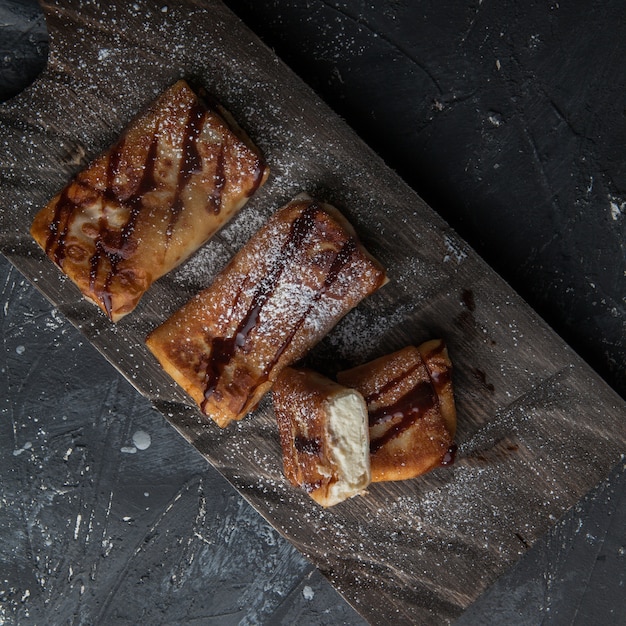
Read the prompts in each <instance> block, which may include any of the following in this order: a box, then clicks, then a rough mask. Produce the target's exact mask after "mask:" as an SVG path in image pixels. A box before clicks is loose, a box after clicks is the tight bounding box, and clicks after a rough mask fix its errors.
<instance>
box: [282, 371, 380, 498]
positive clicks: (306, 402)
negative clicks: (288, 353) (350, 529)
mask: <svg viewBox="0 0 626 626" xmlns="http://www.w3.org/2000/svg"><path fill="white" fill-rule="evenodd" d="M272 398H273V403H274V412H275V414H276V421H277V423H278V431H279V434H280V443H281V447H282V451H283V467H284V472H285V476H286V477H287V479H288V480H289V482H290V483H291V484H292V485H294V486H297V487H301V488H302V489H304V490H305V491H306V492H307V493H308V494H309V495H310V496H311V498H313V499H314V500H315V501H316V502H317V503H318V504H321V505H322V506H324V507H329V506H333V505H335V504H338V503H339V502H342V501H344V500H346V499H348V498H351V497H353V496H355V495H358V494H361V493H363V492H364V490H365V489H366V488H367V486H368V485H369V483H370V478H371V476H370V460H369V456H370V453H369V435H368V426H367V406H366V404H365V400H364V399H363V396H362V395H361V394H360V393H359V392H358V391H355V390H354V389H348V388H346V387H342V386H341V385H339V384H337V383H336V382H334V381H332V380H330V379H328V378H326V377H325V376H322V375H321V374H318V373H317V372H313V371H311V370H308V369H294V368H291V367H287V368H285V369H284V370H283V371H282V372H281V374H280V376H279V377H278V380H277V381H276V383H275V384H274V387H273V388H272Z"/></svg>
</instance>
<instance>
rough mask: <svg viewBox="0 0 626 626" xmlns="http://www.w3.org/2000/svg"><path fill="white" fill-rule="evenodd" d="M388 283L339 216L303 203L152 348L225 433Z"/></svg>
mask: <svg viewBox="0 0 626 626" xmlns="http://www.w3.org/2000/svg"><path fill="white" fill-rule="evenodd" d="M385 281H386V278H385V271H384V270H383V268H382V267H381V266H380V264H379V263H378V262H377V261H376V260H374V259H373V258H372V257H371V256H370V254H369V253H368V252H367V251H366V250H365V248H364V247H363V246H362V245H361V243H360V242H359V240H358V238H357V236H356V234H355V232H354V230H353V229H352V227H351V226H350V224H349V223H348V222H347V221H346V220H345V218H343V216H342V215H341V214H340V213H339V212H338V211H337V210H336V209H334V208H333V207H331V206H329V205H327V204H323V203H320V202H317V201H315V200H312V199H311V198H309V197H308V196H299V197H298V198H296V199H295V200H294V201H292V202H291V203H289V204H288V205H286V206H285V207H283V208H282V209H280V210H278V211H277V212H276V213H275V214H274V215H273V216H272V217H271V218H270V219H269V220H268V222H267V223H266V224H265V225H264V226H263V227H262V228H261V229H260V230H259V231H258V232H257V233H256V234H255V235H254V236H253V237H252V238H251V239H250V240H249V241H248V243H246V245H245V246H244V247H243V248H242V249H241V250H240V251H239V252H238V253H237V254H236V255H235V257H234V258H233V259H232V260H231V262H230V263H229V264H228V265H227V266H226V267H225V268H224V270H223V271H222V272H221V273H220V274H219V275H218V276H217V277H216V279H215V281H214V282H213V284H212V285H211V286H210V287H209V288H207V289H205V290H204V291H202V292H200V293H199V294H198V295H197V296H196V297H194V298H192V299H191V300H190V301H189V302H188V303H187V304H186V305H184V306H183V307H182V308H181V309H179V310H178V311H177V312H176V313H174V314H173V315H172V317H170V319H168V320H167V321H166V322H164V323H163V324H162V325H161V326H159V327H158V328H157V329H155V330H154V331H153V332H152V333H151V334H150V335H149V337H148V339H147V344H148V347H149V348H150V350H151V351H152V352H153V353H154V354H155V356H156V357H157V358H158V359H159V361H160V362H161V364H162V366H163V368H164V369H165V371H167V372H168V373H169V374H170V375H171V376H172V378H174V380H176V381H177V382H178V383H179V384H180V385H181V386H182V387H183V388H184V389H185V390H186V391H187V392H188V393H189V395H190V396H191V397H192V398H193V399H194V400H195V402H197V404H198V405H199V407H200V409H201V410H202V412H203V413H204V414H205V415H208V416H210V417H211V418H212V419H213V420H214V421H215V422H216V423H217V424H218V425H220V426H222V427H224V426H226V425H228V424H229V423H230V422H231V421H232V420H239V419H241V418H243V417H244V416H245V415H246V414H247V413H249V412H250V411H251V410H253V409H254V408H255V407H256V405H257V404H258V402H259V401H260V399H261V397H262V396H263V394H264V393H265V392H266V391H267V390H269V388H270V387H271V385H272V383H273V382H274V380H275V379H276V377H277V376H278V374H279V373H280V371H281V370H282V369H283V368H284V367H286V366H287V365H291V364H292V363H294V362H296V361H297V360H299V359H300V358H302V357H303V356H304V355H305V354H306V353H307V352H308V351H309V350H310V349H311V347H312V346H314V345H315V344H316V343H317V342H318V341H319V340H320V339H322V338H323V337H324V336H325V335H326V334H327V333H328V332H329V331H330V330H331V329H332V328H333V326H335V324H336V323H337V322H338V321H339V320H340V319H341V318H342V317H343V316H344V315H345V314H346V313H348V311H350V310H351V309H352V308H353V307H355V306H356V305H357V304H358V303H359V302H360V301H361V300H362V299H363V298H365V297H366V296H368V295H369V294H371V293H373V292H374V291H376V290H377V289H378V288H379V287H380V286H381V285H382V284H384V282H385Z"/></svg>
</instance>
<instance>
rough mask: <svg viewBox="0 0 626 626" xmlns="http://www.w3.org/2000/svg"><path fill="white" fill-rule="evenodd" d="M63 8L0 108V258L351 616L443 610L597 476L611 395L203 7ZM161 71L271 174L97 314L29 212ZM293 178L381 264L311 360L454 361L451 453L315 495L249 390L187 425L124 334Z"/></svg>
mask: <svg viewBox="0 0 626 626" xmlns="http://www.w3.org/2000/svg"><path fill="white" fill-rule="evenodd" d="M74 6H75V5H74V4H73V3H71V2H59V3H56V4H49V5H46V12H47V17H48V27H49V30H50V40H51V49H50V60H49V65H48V68H47V70H46V72H45V73H44V74H43V75H42V77H41V78H40V79H39V80H38V81H37V82H36V83H35V84H34V85H33V86H32V87H30V88H29V89H28V90H27V91H25V92H24V93H23V94H21V95H20V96H19V97H18V98H17V99H15V100H14V101H12V102H11V103H9V104H7V105H5V106H3V107H2V109H0V119H1V121H2V126H1V128H0V138H1V139H2V141H3V144H4V145H5V146H6V148H7V157H6V158H5V160H4V162H3V164H2V166H1V167H2V189H1V192H0V193H1V196H0V203H1V204H0V220H1V224H2V229H1V234H0V246H1V249H2V251H3V253H4V254H5V255H7V256H8V257H9V259H10V260H11V261H12V262H13V263H14V264H15V265H16V266H17V267H18V268H19V269H20V270H21V271H23V272H24V273H25V274H26V276H28V277H29V278H30V279H31V280H32V281H33V282H35V284H37V286H38V287H39V288H40V289H41V290H42V291H43V292H44V294H46V295H47V297H48V298H49V299H50V300H52V301H53V302H55V303H56V304H57V305H58V307H59V309H60V310H61V311H62V312H63V313H64V314H65V315H66V316H67V317H68V318H69V319H70V320H71V321H72V322H73V323H74V324H75V325H76V326H78V327H79V328H80V329H81V330H82V331H83V332H84V333H85V334H86V336H87V337H88V338H89V339H90V340H91V341H92V343H93V344H94V345H95V346H96V347H97V348H98V349H99V350H100V351H101V352H102V353H103V354H104V355H105V356H106V357H107V358H108V359H109V361H111V362H112V363H113V364H114V365H115V367H117V368H118V369H119V370H120V371H121V372H122V373H123V374H124V375H125V376H126V377H127V378H128V379H129V380H130V381H131V382H132V383H133V384H134V385H135V387H136V388H137V389H138V390H139V391H141V392H142V393H143V394H145V395H146V396H147V397H148V398H150V399H151V400H152V402H153V403H154V404H155V406H157V408H159V409H160V410H161V411H162V412H163V414H164V415H165V416H166V417H167V418H168V419H169V420H170V421H171V422H172V423H173V424H174V426H175V427H176V428H177V429H178V430H179V432H180V433H181V434H182V435H183V436H184V437H185V438H186V439H187V440H188V441H190V442H191V443H192V444H193V445H194V446H195V447H196V448H197V449H198V450H199V451H200V452H201V453H202V454H203V455H204V456H205V457H206V458H207V459H208V460H209V461H210V462H211V463H212V464H213V465H215V467H217V468H218V469H219V471H220V472H222V473H223V474H224V475H225V476H226V477H227V478H228V479H229V480H230V481H231V482H232V483H233V484H234V485H235V486H236V487H237V489H238V490H239V491H240V493H241V494H242V495H243V496H244V497H245V498H247V499H248V500H249V501H250V502H251V503H252V504H253V506H254V507H255V508H257V509H258V510H259V511H260V512H261V513H262V514H263V515H264V516H265V517H266V518H267V519H269V520H270V521H271V522H272V524H273V525H274V526H275V527H276V528H277V529H278V530H279V531H280V532H282V533H283V534H284V535H285V536H286V537H288V538H289V539H290V541H292V542H293V543H294V544H295V545H296V546H297V547H298V548H299V549H300V550H302V552H304V553H305V554H306V555H307V556H309V557H310V558H311V560H312V561H313V562H314V563H315V564H316V565H317V566H318V567H319V568H320V569H321V571H322V572H324V573H325V574H326V575H327V576H328V577H329V578H330V579H331V580H332V581H333V583H334V584H335V586H336V587H337V588H338V589H339V590H340V591H341V592H342V593H343V595H344V596H345V597H346V599H348V601H350V602H351V603H352V604H353V605H354V606H355V607H356V608H357V610H359V611H360V612H361V613H362V614H363V615H364V616H365V617H366V618H367V619H368V620H370V621H371V622H373V623H391V622H393V623H403V622H404V623H429V624H430V623H439V622H447V621H450V620H451V619H453V618H454V617H456V616H458V615H459V614H460V612H461V611H462V610H463V608H465V607H467V606H468V605H469V604H470V603H471V602H472V601H473V600H474V599H475V598H476V597H477V596H478V595H479V594H480V593H481V592H482V591H483V590H484V589H485V588H486V587H487V586H488V585H489V584H490V583H491V582H493V581H494V580H495V578H496V577H497V576H498V575H499V574H500V573H501V572H502V571H503V570H504V569H505V568H506V567H507V566H508V565H510V564H511V563H512V562H514V561H515V560H516V559H517V558H518V556H519V555H520V554H522V553H523V552H524V551H525V550H526V549H527V547H528V546H529V545H531V544H532V543H533V541H534V540H535V539H536V538H537V537H538V536H540V535H541V534H542V533H543V532H544V531H545V530H546V529H547V528H548V526H549V525H550V524H551V523H552V522H553V521H554V520H556V519H557V518H558V517H560V516H561V515H562V513H563V512H564V511H565V510H567V509H568V508H569V507H570V506H571V505H572V504H574V503H575V502H576V501H577V500H578V499H579V498H580V497H581V496H582V495H583V494H584V493H585V492H586V491H588V490H589V489H590V488H591V487H592V486H593V485H595V484H596V483H597V482H598V481H599V480H601V479H602V478H603V477H604V476H606V474H607V473H608V472H609V470H610V468H611V467H612V466H613V465H614V464H615V463H616V462H617V460H618V459H619V453H620V452H621V451H623V450H624V446H625V444H626V427H625V426H624V422H623V416H624V403H623V401H622V400H621V399H619V398H618V397H617V396H616V395H615V394H614V393H613V392H612V391H611V390H610V389H609V388H608V387H607V386H606V385H605V384H604V383H602V382H601V381H600V380H599V379H598V378H597V377H596V376H595V375H594V374H593V373H592V372H591V370H590V369H589V368H588V367H587V366H586V365H585V364H584V363H583V362H581V361H580V359H578V357H576V356H575V355H574V354H573V352H572V351H571V350H569V349H568V348H567V346H565V345H564V344H563V343H562V341H560V340H559V339H558V338H557V337H556V336H555V335H554V333H553V332H552V331H551V330H550V329H549V328H548V327H547V326H546V325H545V324H544V323H543V322H542V321H541V320H540V319H539V318H538V317H537V315H536V314H535V313H534V312H533V311H532V310H531V309H530V308H529V307H528V306H527V305H525V304H524V302H522V301H521V300H520V298H519V297H518V296H517V295H516V294H515V293H514V292H513V291H512V290H511V289H510V288H509V287H508V286H507V285H506V284H505V283H504V282H503V281H502V280H500V279H499V278H498V277H497V275H496V274H495V273H494V272H493V271H491V270H490V269H489V267H488V266H487V265H486V264H485V263H484V262H483V261H482V260H481V259H480V258H479V257H478V256H477V255H476V254H475V253H474V251H473V250H471V249H470V248H469V247H468V246H467V245H466V244H465V243H464V242H463V241H462V240H461V239H460V238H459V237H458V236H457V235H456V234H455V233H454V232H453V231H452V230H451V229H450V228H449V227H448V226H447V225H446V224H445V223H444V222H443V221H442V220H441V219H440V218H439V217H437V216H436V214H435V213H434V212H433V211H432V210H431V209H430V208H429V207H428V206H427V205H426V204H425V203H424V202H423V201H422V200H420V199H419V198H418V197H417V196H416V195H415V194H414V193H413V192H412V191H411V190H410V189H409V188H408V187H407V186H406V185H405V184H404V183H403V182H402V181H401V180H400V179H399V178H398V177H397V176H396V175H395V174H394V173H393V172H392V171H390V170H389V169H388V168H386V167H385V165H384V163H382V162H381V161H380V159H379V158H378V157H377V156H376V155H375V154H374V153H372V151H371V150H369V149H368V148H367V147H366V146H365V145H364V144H363V143H362V142H361V141H360V140H359V139H358V137H356V136H355V135H354V133H353V132H351V131H350V130H349V129H348V128H347V127H346V126H345V124H344V123H343V122H342V121H341V120H340V119H339V118H338V117H336V116H335V115H333V114H332V112H331V111H329V110H328V109H327V107H326V106H325V105H323V104H322V103H321V102H320V100H319V99H318V98H317V97H316V96H315V94H313V93H312V92H311V91H310V90H309V89H308V88H307V87H306V86H305V85H304V84H303V83H302V82H301V81H300V80H299V79H298V78H297V77H296V76H294V75H293V74H292V73H291V72H290V71H289V70H288V69H287V68H286V67H285V66H284V65H283V64H282V63H281V62H280V61H279V60H278V59H277V58H276V57H275V56H274V55H273V53H272V52H271V51H270V50H268V49H267V48H265V47H264V46H262V44H260V43H259V41H258V40H257V39H256V38H255V37H254V35H252V34H251V33H250V32H249V31H247V30H246V29H245V27H243V25H242V24H241V23H240V22H239V21H238V20H237V19H236V18H234V17H233V16H232V14H231V13H230V12H228V10H226V9H225V8H224V7H223V5H221V4H220V3H219V2H192V1H190V0H188V1H186V2H181V3H177V4H176V5H175V6H169V5H163V7H156V6H155V7H154V8H152V7H147V8H146V7H143V6H142V7H139V5H138V4H136V5H132V4H126V3H122V2H118V3H111V4H109V3H107V4H106V5H104V3H103V4H102V5H100V4H98V3H97V2H84V3H81V7H80V11H77V10H75V8H74ZM136 7H139V8H136ZM181 77H185V78H191V79H194V80H195V81H196V82H198V83H199V84H201V85H202V86H204V87H205V88H207V89H208V90H209V91H210V92H213V93H214V94H215V95H216V96H217V97H218V98H219V99H220V100H221V101H222V102H223V103H224V104H225V105H226V106H227V108H229V109H230V110H231V111H232V113H233V114H234V116H235V117H236V119H238V121H239V122H240V123H241V124H242V125H243V126H244V128H245V129H246V130H247V131H248V132H249V133H250V135H251V136H252V139H253V140H254V141H255V142H256V143H257V144H258V145H259V146H260V148H261V149H262V151H263V152H264V154H265V156H266V158H267V161H268V163H269V165H270V168H271V171H272V175H271V177H270V180H269V181H268V183H267V185H266V187H265V188H264V189H262V190H261V192H260V193H259V194H258V196H256V197H255V198H254V199H253V200H252V201H251V202H250V203H249V205H247V206H246V208H245V209H244V210H243V211H242V212H241V214H240V215H239V216H238V217H237V218H236V219H235V220H234V221H233V222H232V223H231V224H229V225H228V226H227V227H226V228H225V229H224V230H223V231H222V232H221V233H220V234H219V235H218V236H217V237H216V238H215V239H214V240H213V241H212V242H210V243H209V244H208V245H207V246H205V247H204V248H203V249H202V250H201V251H200V252H199V253H198V254H197V255H196V256H194V257H193V258H192V259H190V261H188V262H187V263H186V264H185V265H183V266H182V267H181V268H179V269H178V270H176V271H174V272H173V273H172V274H171V275H169V276H167V277H165V278H164V279H162V280H160V281H159V282H158V283H157V284H155V285H154V286H153V288H152V289H151V290H150V292H149V293H148V294H147V295H146V297H145V298H144V299H143V301H142V302H141V304H140V306H139V307H138V309H137V310H136V311H135V312H134V313H133V314H132V315H131V316H128V317H127V318H125V319H124V320H123V321H122V322H120V323H119V324H118V325H116V326H113V325H111V324H110V323H109V322H108V320H107V319H106V318H105V317H104V316H103V315H102V314H101V313H100V312H99V311H98V310H97V309H95V307H93V306H92V305H90V304H88V303H86V302H85V301H83V300H82V299H81V297H80V294H79V293H78V292H77V290H76V289H75V288H74V287H73V285H71V284H70V282H69V281H67V280H64V279H63V278H62V277H61V275H60V274H59V272H58V271H57V270H56V269H55V268H54V267H53V266H52V265H51V264H50V263H49V262H48V261H47V260H46V259H45V257H44V255H43V253H42V252H41V251H40V250H39V249H38V248H37V246H36V245H35V243H34V242H33V241H31V240H30V237H29V235H28V227H29V225H30V221H31V219H32V217H33V216H34V214H35V213H36V211H37V210H38V209H39V208H40V207H41V206H43V205H44V204H45V203H46V202H47V201H48V200H49V198H50V197H51V196H52V195H53V194H54V193H55V192H56V191H58V189H59V188H60V187H62V186H63V185H64V184H65V183H66V182H67V180H68V179H69V177H70V176H71V175H72V174H73V173H75V172H76V171H78V170H79V169H80V168H81V167H83V166H84V165H85V164H86V163H87V162H88V160H89V159H91V158H93V157H95V156H96V155H97V154H98V153H99V152H100V151H102V150H104V149H105V148H106V147H108V145H110V144H111V143H112V142H113V141H114V140H115V138H116V137H117V135H118V134H119V133H120V131H121V130H122V129H123V127H124V126H125V124H126V123H128V121H129V120H130V119H132V117H133V116H134V115H135V114H136V113H137V112H138V111H139V110H140V109H141V108H142V107H143V106H145V105H146V104H147V103H148V102H149V101H151V100H152V99H153V98H154V96H155V95H156V94H158V93H159V92H161V91H162V90H163V89H165V88H166V87H167V86H168V85H170V84H171V83H173V82H174V81H175V80H176V79H178V78H181ZM300 191H308V192H309V193H312V194H314V195H318V196H320V197H321V198H322V199H324V200H328V201H330V202H332V203H334V204H335V205H336V206H338V207H339V208H340V209H342V210H343V212H344V213H345V214H346V215H347V217H348V218H349V219H350V220H351V221H352V223H353V224H354V225H355V227H356V229H357V231H358V232H359V234H360V235H361V237H362V239H363V240H364V242H365V244H366V246H367V247H368V248H369V249H370V251H371V252H372V253H373V254H374V255H375V256H376V257H377V258H379V259H380V260H381V262H382V263H383V264H384V265H385V266H386V267H387V269H388V272H389V276H390V278H391V282H390V283H389V284H388V285H387V286H386V287H385V288H384V289H382V290H381V291H380V292H379V293H378V294H376V295H375V296H373V297H372V298H370V299H369V300H367V301H366V302H364V303H363V304H362V305H361V306H360V307H359V308H358V309H356V310H355V311H354V312H353V313H352V314H350V316H348V317H347V318H346V319H345V320H344V321H343V322H342V323H341V324H340V325H339V327H337V328H336V329H335V331H333V333H331V335H329V337H328V338H327V339H326V340H325V341H324V342H322V344H321V345H320V346H318V348H316V350H315V351H314V353H313V354H312V355H311V357H310V359H309V363H310V364H312V365H314V366H315V367H317V368H319V369H322V370H323V371H325V372H326V373H333V372H334V371H336V370H338V369H340V368H345V367H347V366H351V365H355V364H357V363H359V362H362V361H364V360H366V359H369V358H372V357H375V356H379V355H381V354H384V353H386V352H389V351H391V350H394V349H398V348H400V347H402V346H404V345H406V344H407V343H410V342H414V343H417V342H421V341H423V340H426V339H429V338H432V337H443V338H445V340H446V342H447V344H448V347H449V350H450V354H451V357H452V360H453V362H454V364H455V378H454V382H455V387H456V394H457V407H458V413H459V426H458V433H457V441H458V443H459V455H458V461H457V464H456V465H455V466H453V467H452V468H446V469H441V470H437V471H436V472H433V473H432V474H430V475H429V476H427V477H424V478H423V479H419V480H414V481H409V482H405V483H398V484H380V485H375V486H373V487H372V488H371V490H370V493H369V495H368V496H367V497H364V498H359V499H356V500H351V501H349V502H346V503H344V504H342V505H339V506H337V507H334V508H333V509H330V510H327V511H322V510H321V509H319V507H317V505H315V503H314V502H312V501H311V500H310V499H309V498H308V497H307V496H306V495H304V494H302V493H299V492H296V491H295V490H293V489H292V488H291V487H290V486H289V485H288V484H287V483H286V481H285V480H284V478H283V477H282V473H281V461H280V447H279V442H278V436H277V431H276V426H275V423H274V418H273V414H272V411H271V407H270V404H269V402H268V401H267V400H266V401H264V402H263V403H262V404H261V406H260V408H259V409H258V411H257V412H256V413H255V414H254V415H253V416H251V417H250V418H248V419H246V420H245V421H243V422H241V423H239V424H237V425H235V426H233V427H231V428H229V429H226V430H224V431H221V430H219V429H218V428H217V427H216V426H213V425H210V424H206V423H204V422H203V420H202V418H201V416H200V415H199V413H198V412H197V410H196V409H195V408H194V406H193V403H192V402H191V401H190V400H189V398H187V397H186V396H185V395H184V394H183V393H182V392H181V391H180V390H179V389H177V388H176V387H175V385H173V383H172V382H171V381H170V380H169V378H168V377H167V376H166V375H165V374H164V373H163V372H162V371H161V370H160V368H159V366H158V364H157V363H156V361H155V360H154V359H153V358H152V357H151V355H150V354H149V352H148V351H147V349H146V348H145V346H144V344H143V340H144V338H145V336H146V334H147V333H148V332H149V331H150V330H151V329H152V328H154V327H155V326H156V325H157V324H158V323H160V322H161V321H163V320H164V319H165V318H166V317H168V315H169V314H170V313H171V312H172V311H173V310H174V309H175V308H177V307H178V306H180V305H181V304H182V303H183V302H185V301H186V300H187V299H188V297H189V296H190V295H191V294H192V293H194V292H195V291H197V290H198V289H200V288H202V287H204V286H206V285H207V284H209V282H210V280H211V278H212V277H213V276H214V275H215V273H216V272H217V271H218V270H219V269H220V268H221V267H222V266H223V265H224V264H225V263H226V261H227V260H228V258H230V256H232V254H233V253H234V252H235V251H236V250H237V249H239V248H240V247H241V245H242V244H243V243H244V242H245V241H246V240H247V238H248V237H249V236H250V235H251V234H252V233H253V232H254V231H255V230H256V229H257V228H258V227H259V226H260V225H261V224H262V223H263V222H264V221H265V220H266V219H267V217H268V216H269V215H270V214H271V213H272V212H273V211H274V210H276V209H277V208H278V207H279V206H280V205H281V204H283V203H284V202H285V201H287V200H289V199H290V198H291V197H293V196H294V195H296V194H297V193H298V192H300Z"/></svg>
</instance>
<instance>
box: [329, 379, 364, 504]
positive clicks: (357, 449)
mask: <svg viewBox="0 0 626 626" xmlns="http://www.w3.org/2000/svg"><path fill="white" fill-rule="evenodd" d="M367 419H368V418H367V406H366V404H365V400H364V399H363V396H362V395H361V394H360V393H358V392H357V391H354V390H352V389H346V390H345V391H343V392H341V393H337V394H335V395H334V396H332V397H331V398H330V399H329V400H328V421H327V429H328V439H329V442H330V444H331V445H330V449H331V450H332V460H333V462H334V464H335V467H336V470H337V478H338V480H337V482H335V483H334V484H333V485H331V487H330V489H329V493H328V499H329V501H330V502H329V505H332V504H336V503H337V502H341V501H342V500H345V499H346V498H351V497H352V496H354V495H357V494H359V493H361V492H362V491H363V490H364V489H365V488H366V487H367V486H368V485H369V483H370V481H371V471H370V454H369V429H368V424H367Z"/></svg>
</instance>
